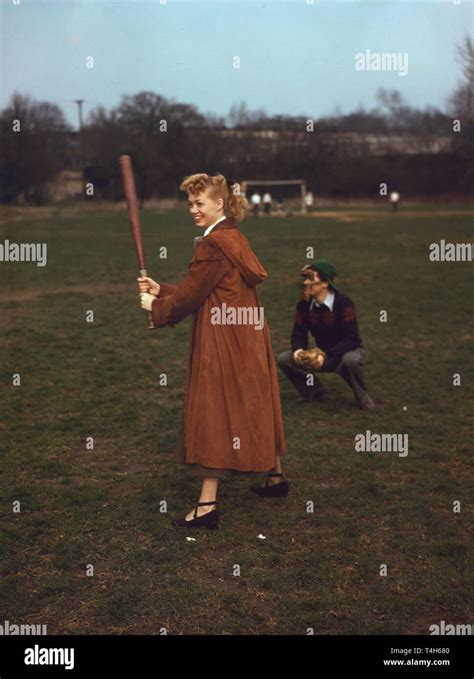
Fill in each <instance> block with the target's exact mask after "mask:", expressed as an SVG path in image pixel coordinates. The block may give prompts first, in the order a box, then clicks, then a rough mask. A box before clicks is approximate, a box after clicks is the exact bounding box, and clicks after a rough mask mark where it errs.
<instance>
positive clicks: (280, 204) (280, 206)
mask: <svg viewBox="0 0 474 679" xmlns="http://www.w3.org/2000/svg"><path fill="white" fill-rule="evenodd" d="M276 204H277V209H278V212H283V198H282V197H281V196H278V198H277V199H276Z"/></svg>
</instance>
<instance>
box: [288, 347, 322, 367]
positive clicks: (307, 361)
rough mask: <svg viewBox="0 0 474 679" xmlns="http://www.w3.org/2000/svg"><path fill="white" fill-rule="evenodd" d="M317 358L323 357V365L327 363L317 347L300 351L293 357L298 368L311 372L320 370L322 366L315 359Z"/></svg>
mask: <svg viewBox="0 0 474 679" xmlns="http://www.w3.org/2000/svg"><path fill="white" fill-rule="evenodd" d="M318 356H323V357H324V363H325V362H326V361H327V355H326V353H325V352H324V351H323V350H322V349H318V347H314V349H306V350H303V351H300V352H299V353H298V354H297V355H296V356H295V363H296V364H297V365H299V366H300V368H304V369H305V370H308V371H311V372H316V371H317V370H321V368H322V367H323V365H324V363H323V365H319V363H318V361H317V358H318Z"/></svg>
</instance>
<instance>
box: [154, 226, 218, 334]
mask: <svg viewBox="0 0 474 679" xmlns="http://www.w3.org/2000/svg"><path fill="white" fill-rule="evenodd" d="M230 267H231V264H230V262H229V260H228V259H227V257H226V256H225V255H224V254H223V253H222V251H221V250H220V248H219V247H218V246H217V245H215V244H214V243H213V241H212V239H211V238H204V240H202V241H201V242H200V244H199V246H198V249H197V252H196V255H195V256H194V258H193V260H192V261H191V263H190V265H189V269H188V274H187V276H186V278H185V279H184V280H183V281H182V282H181V283H180V284H179V285H176V286H166V288H167V289H166V290H163V293H164V294H163V295H161V290H160V295H159V296H158V297H157V298H156V299H155V300H153V303H152V306H151V313H152V315H153V322H154V324H155V326H156V327H158V328H162V327H164V326H166V325H175V324H176V323H179V322H180V321H182V320H183V319H184V318H186V316H189V315H190V314H193V313H194V312H195V311H197V310H198V309H199V307H200V306H201V304H202V303H203V302H204V300H205V299H206V298H207V297H209V295H210V294H211V292H212V291H213V289H214V288H215V287H216V286H217V284H218V283H219V281H220V280H221V279H222V278H223V277H224V276H225V275H226V274H227V273H228V272H229V268H230ZM172 288H173V289H172ZM168 293H169V294H168Z"/></svg>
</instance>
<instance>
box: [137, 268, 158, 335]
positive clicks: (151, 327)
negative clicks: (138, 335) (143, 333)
mask: <svg viewBox="0 0 474 679" xmlns="http://www.w3.org/2000/svg"><path fill="white" fill-rule="evenodd" d="M145 276H148V274H147V271H146V269H140V278H144V277H145ZM155 328H156V326H155V324H154V322H153V314H152V313H151V311H149V312H148V330H154V329H155Z"/></svg>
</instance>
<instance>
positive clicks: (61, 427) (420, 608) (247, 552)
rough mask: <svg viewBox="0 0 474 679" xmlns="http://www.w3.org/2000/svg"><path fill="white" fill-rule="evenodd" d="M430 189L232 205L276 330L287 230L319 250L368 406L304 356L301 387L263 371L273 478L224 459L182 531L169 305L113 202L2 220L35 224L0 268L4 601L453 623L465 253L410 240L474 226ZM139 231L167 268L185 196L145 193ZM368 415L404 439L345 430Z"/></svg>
mask: <svg viewBox="0 0 474 679" xmlns="http://www.w3.org/2000/svg"><path fill="white" fill-rule="evenodd" d="M439 209H440V208H439V205H436V206H435V205H425V206H421V205H420V206H418V205H417V207H416V211H417V215H416V216H413V214H411V216H409V215H408V214H407V215H406V216H404V215H403V211H401V212H400V213H399V214H397V215H391V214H389V213H387V212H382V211H380V213H378V214H377V213H376V212H375V213H374V215H371V217H370V219H367V215H366V214H362V213H363V212H364V211H365V213H366V208H362V212H361V215H360V217H357V208H355V207H351V209H350V211H351V213H352V214H353V215H355V220H354V221H351V222H347V221H340V220H338V219H336V218H331V219H328V218H326V219H324V218H318V217H317V216H316V217H315V218H314V219H298V218H286V219H285V218H281V219H271V218H264V217H260V218H259V219H258V220H254V219H249V220H248V221H246V222H244V223H242V225H241V229H242V231H243V232H244V233H245V235H247V237H248V238H249V240H250V242H251V244H252V246H253V248H254V250H255V252H256V253H257V255H258V256H259V258H260V259H261V261H262V263H263V264H264V266H265V267H266V269H267V270H268V273H269V278H268V280H267V281H266V282H265V283H264V284H263V285H261V286H260V287H259V295H260V300H261V303H262V304H263V305H264V307H265V314H266V317H267V320H268V322H269V324H270V329H271V335H272V343H273V348H274V351H275V353H278V352H280V351H283V350H286V349H287V348H289V334H290V330H291V326H292V318H293V313H294V305H295V303H296V301H297V294H298V293H297V289H296V287H295V284H296V283H297V282H298V277H297V275H296V274H297V272H298V271H299V269H300V268H301V266H302V265H303V264H304V262H305V254H306V248H307V247H308V246H313V247H314V248H315V250H316V255H315V257H316V258H317V257H325V258H327V259H329V260H330V261H333V262H334V263H335V265H336V267H337V269H338V271H339V276H338V283H339V287H340V288H341V289H342V290H343V291H344V292H346V293H347V294H349V295H350V296H351V297H352V298H353V299H354V301H355V303H356V307H357V311H358V316H359V323H360V329H361V334H362V337H363V340H364V344H365V347H366V349H367V351H368V353H369V359H368V363H367V366H366V375H367V381H368V384H369V388H370V394H371V396H372V397H373V398H374V400H375V401H376V402H378V408H377V410H375V411H374V412H372V413H367V412H362V411H360V410H358V409H357V408H356V407H355V404H354V401H353V397H352V394H351V393H350V391H349V390H348V388H347V387H346V385H345V384H344V383H343V381H342V380H341V379H340V378H339V377H338V376H337V375H324V376H323V378H322V379H323V381H324V382H325V384H326V385H327V386H328V387H329V389H330V393H329V394H328V397H327V398H326V400H324V401H323V402H320V403H316V404H299V403H297V402H296V395H295V393H294V391H293V389H292V387H291V385H290V384H289V383H288V382H287V381H286V380H285V379H284V378H283V377H282V376H281V375H280V384H281V396H282V405H283V414H284V424H285V433H286V437H287V442H288V452H287V454H286V456H285V458H284V466H285V471H286V474H287V476H288V478H289V480H290V483H291V491H290V495H289V496H288V498H287V499H279V500H274V501H271V500H270V501H266V500H263V499H261V498H257V497H254V496H253V495H251V494H249V493H248V492H247V486H248V480H246V479H244V478H241V477H238V478H237V477H236V478H232V479H228V480H225V481H224V482H222V483H221V486H220V490H219V503H220V507H221V508H222V509H223V510H224V511H225V516H224V517H223V518H222V521H221V527H220V529H219V531H215V532H200V531H197V532H195V533H190V535H192V537H195V538H196V541H195V542H187V541H186V535H187V533H186V532H185V531H184V532H183V531H180V530H177V529H173V528H172V527H171V525H170V521H171V517H172V516H174V515H179V516H180V515H182V514H183V513H187V511H189V509H190V508H191V506H192V505H193V503H194V501H195V500H196V498H197V492H198V482H197V481H195V480H193V479H192V478H191V477H189V476H188V475H186V474H185V473H184V472H183V471H182V470H181V469H180V468H177V466H176V465H175V463H174V444H175V435H176V431H177V428H178V423H179V418H180V416H181V406H182V400H183V385H184V378H185V370H186V361H187V352H188V340H189V331H190V322H191V321H190V319H186V320H185V321H184V322H183V323H181V324H180V325H179V326H177V327H176V328H174V329H173V328H166V329H160V330H157V331H154V332H149V331H148V330H147V328H146V317H145V314H144V313H143V311H141V310H140V308H139V304H138V301H137V291H136V287H135V286H136V281H135V279H136V276H137V268H136V261H135V256H134V252H133V247H132V242H131V236H130V233H129V227H128V223H127V218H126V215H125V214H121V213H107V212H103V211H101V212H97V213H96V214H91V213H88V214H83V215H81V214H80V213H79V214H78V215H77V216H75V217H72V216H65V215H64V214H62V212H61V211H60V210H58V211H57V212H56V214H55V215H54V216H53V217H51V218H48V219H46V218H38V217H35V218H34V219H33V218H31V219H23V220H16V221H4V222H3V225H2V226H1V227H0V242H3V241H4V239H9V240H10V241H12V242H46V243H47V244H48V265H47V266H46V267H43V268H41V267H37V266H36V265H35V264H32V263H21V264H12V263H11V264H5V263H3V264H2V265H1V267H0V276H1V289H2V293H3V294H2V298H1V304H0V314H1V331H2V355H3V360H2V365H1V385H2V386H1V389H2V404H3V406H2V411H3V414H2V424H1V425H0V426H1V434H2V437H1V443H0V460H1V469H2V474H1V478H0V497H1V505H0V506H1V528H2V530H1V533H0V554H1V560H0V573H1V576H2V581H3V587H2V592H1V595H0V597H1V599H0V611H1V615H3V617H4V619H8V620H10V622H11V623H13V622H16V623H20V622H30V623H33V622H35V623H43V624H47V625H48V632H49V633H151V634H158V633H160V629H162V628H163V627H166V628H167V630H168V633H170V634H193V633H207V634H306V630H307V628H308V627H311V628H313V629H314V631H315V633H316V634H320V633H330V634H349V633H362V634H376V633H377V634H392V633H395V634H397V633H401V634H412V633H413V634H414V633H419V634H426V633H427V632H428V628H429V626H430V625H431V624H435V623H439V621H440V620H445V621H446V622H449V623H472V622H473V621H472V602H471V601H470V600H469V595H468V593H469V587H468V584H467V581H468V575H469V572H472V562H470V561H469V546H470V545H471V544H472V528H471V526H472V523H473V522H472V500H473V496H472V487H473V473H472V449H473V428H472V414H473V405H474V390H473V380H474V375H473V362H472V351H473V342H474V321H473V304H472V289H473V286H472V284H473V278H474V277H473V270H474V263H473V262H471V263H439V264H435V263H431V262H430V261H429V259H428V246H429V244H430V243H432V242H436V241H439V240H440V239H441V238H445V239H446V240H447V241H454V242H456V241H459V242H471V243H474V230H473V228H472V212H470V211H469V209H468V208H467V207H465V214H464V215H463V214H455V215H450V214H449V212H446V214H445V215H441V216H440V215H438V216H433V214H432V213H433V211H434V210H439ZM449 209H450V207H448V206H447V207H446V210H447V211H448V210H449ZM451 209H452V206H451ZM457 209H459V208H457ZM342 210H343V211H344V212H347V210H348V208H347V206H344V207H343V208H342ZM143 234H144V242H145V250H146V254H147V264H148V270H149V273H150V275H151V276H152V277H153V278H155V279H156V280H158V281H162V282H171V283H175V282H179V281H180V280H181V279H182V278H183V277H184V275H185V273H186V270H187V264H188V262H189V259H190V258H191V256H192V243H193V236H194V235H196V234H195V232H194V227H193V226H192V224H191V222H190V220H189V217H188V216H187V215H186V214H185V212H181V211H174V212H170V213H168V214H161V213H158V212H145V213H144V215H143ZM162 245H165V246H166V247H167V248H168V259H166V260H162V259H159V256H158V253H159V248H160V246H162ZM90 309H92V310H93V311H94V315H95V322H94V323H86V322H85V314H86V311H87V310H90ZM381 309H386V310H387V311H388V323H385V324H384V323H380V322H379V312H380V310H381ZM162 372H166V373H167V375H168V386H167V387H160V386H159V384H158V382H159V375H160V373H162ZM456 372H459V373H461V376H462V383H461V386H460V387H454V386H453V385H452V375H453V373H456ZM13 373H20V375H21V386H20V387H14V386H12V375H13ZM404 406H405V407H406V410H404ZM366 429H371V430H372V431H374V432H379V433H408V434H409V446H410V447H409V454H408V457H406V458H400V457H398V455H397V454H396V453H355V451H354V436H355V434H356V433H360V432H365V430H366ZM89 436H92V437H93V438H94V449H93V450H88V449H86V445H85V444H86V438H87V437H89ZM16 500H18V501H20V502H21V512H20V513H14V512H13V511H12V503H13V502H14V501H16ZM309 500H311V501H313V502H314V506H315V509H314V513H312V514H311V513H307V512H306V503H307V501H309ZM455 500H460V501H461V513H460V514H456V513H454V512H453V511H452V506H453V502H454V501H455ZM162 501H166V503H167V510H168V511H167V512H161V511H160V508H161V504H160V503H161V502H162ZM260 533H263V535H265V536H266V539H265V540H260V539H258V538H257V536H258V535H259V534H260ZM88 564H92V565H93V567H94V574H93V576H92V577H91V576H87V575H86V568H87V566H88ZM236 564H238V565H239V566H240V570H241V575H240V576H234V575H233V568H234V565H236ZM380 564H387V567H388V575H387V577H381V576H380V575H379V567H380ZM0 622H2V620H1V619H0Z"/></svg>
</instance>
